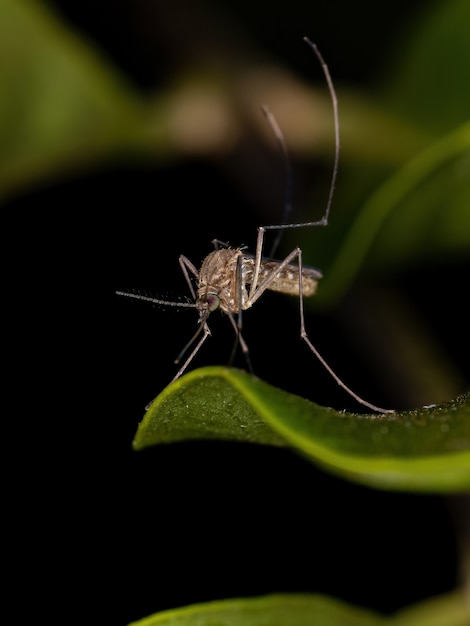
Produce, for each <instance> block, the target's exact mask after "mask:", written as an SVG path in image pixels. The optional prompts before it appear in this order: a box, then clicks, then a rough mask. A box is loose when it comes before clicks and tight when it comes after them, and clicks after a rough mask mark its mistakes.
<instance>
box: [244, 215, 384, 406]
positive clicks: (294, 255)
mask: <svg viewBox="0 0 470 626" xmlns="http://www.w3.org/2000/svg"><path fill="white" fill-rule="evenodd" d="M263 237H264V228H263V227H261V228H259V229H258V239H257V244H256V253H255V268H254V271H253V283H252V285H251V289H250V294H249V298H248V299H249V304H250V306H251V305H252V304H253V303H254V302H256V300H258V298H260V297H261V296H262V295H263V293H264V292H265V291H266V289H269V285H270V284H271V283H272V282H273V280H275V279H276V277H277V276H278V275H279V274H280V273H281V272H282V270H283V269H284V268H285V267H286V265H289V264H291V263H292V262H293V261H294V260H295V259H297V264H298V275H299V307H300V337H301V338H302V339H303V341H305V343H306V344H307V346H308V347H309V348H310V351H311V352H313V354H314V355H315V356H316V358H317V359H318V360H319V361H320V363H321V364H322V365H323V367H324V368H325V369H326V371H327V372H328V373H329V374H330V376H332V377H333V379H334V380H335V381H336V382H337V384H338V385H339V386H340V387H342V388H343V389H344V390H345V391H346V392H347V393H348V394H349V395H350V396H351V397H352V398H354V399H355V400H356V402H358V403H359V404H362V405H364V406H366V407H368V408H369V409H372V411H376V412H378V413H393V412H394V411H393V410H390V409H383V408H381V407H379V406H376V405H375V404H372V403H370V402H367V400H364V399H363V398H361V396H359V395H358V394H357V393H355V392H354V391H353V390H352V389H350V388H349V387H348V386H347V385H346V384H345V383H344V382H343V381H342V380H341V378H340V377H339V376H338V375H337V374H336V373H335V372H334V370H333V369H332V368H331V367H330V366H329V365H328V363H327V362H326V361H325V359H324V358H323V357H322V355H321V354H320V353H319V352H318V350H317V349H316V348H315V346H314V345H313V343H312V342H311V341H310V339H309V337H308V334H307V331H306V328H305V313H304V299H303V266H302V250H301V249H300V248H295V249H294V250H293V251H292V252H291V253H290V254H288V255H287V256H286V258H285V259H284V260H283V261H282V262H280V263H279V265H278V266H277V267H276V269H275V270H273V271H272V273H271V274H270V275H269V276H267V277H266V278H265V279H264V280H263V281H261V283H260V284H259V285H258V276H259V269H260V265H261V257H262V248H263Z"/></svg>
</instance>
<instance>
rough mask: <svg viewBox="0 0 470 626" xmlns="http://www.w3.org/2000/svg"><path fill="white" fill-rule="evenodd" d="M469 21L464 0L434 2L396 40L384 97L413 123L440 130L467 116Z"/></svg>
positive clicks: (468, 5) (469, 100)
mask: <svg viewBox="0 0 470 626" xmlns="http://www.w3.org/2000/svg"><path fill="white" fill-rule="evenodd" d="M469 24H470V3H469V2H468V0H446V1H441V2H435V3H433V5H432V6H431V7H430V10H429V11H427V12H426V11H425V12H423V13H420V14H419V19H416V20H414V21H413V22H411V23H410V24H409V25H408V27H407V32H405V33H404V36H403V37H402V38H399V39H398V41H399V42H400V46H399V47H397V48H396V54H395V61H394V64H393V67H392V71H391V72H390V73H388V75H387V79H386V81H384V85H385V91H386V93H385V97H386V100H387V103H388V105H389V106H390V104H392V106H394V108H395V110H396V111H399V112H400V113H401V114H402V115H403V116H404V117H405V118H407V119H408V120H414V122H415V124H416V125H417V126H418V127H421V128H426V129H428V130H431V131H433V132H435V133H436V134H444V133H448V132H450V131H451V130H452V129H453V128H456V127H457V126H459V125H460V124H462V123H463V122H465V121H467V120H468V119H469V116H470V80H469V69H468V65H469V59H470V37H469V36H468V25H469ZM403 39H404V40H405V43H403Z"/></svg>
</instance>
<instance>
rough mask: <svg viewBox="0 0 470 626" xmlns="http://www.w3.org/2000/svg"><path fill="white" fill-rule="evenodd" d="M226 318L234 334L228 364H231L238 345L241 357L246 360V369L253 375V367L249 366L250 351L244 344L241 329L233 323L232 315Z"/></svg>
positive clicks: (237, 324)
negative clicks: (233, 343)
mask: <svg viewBox="0 0 470 626" xmlns="http://www.w3.org/2000/svg"><path fill="white" fill-rule="evenodd" d="M228 318H229V320H230V323H231V324H232V326H233V329H234V331H235V334H236V340H235V345H234V346H233V349H232V354H231V355H230V361H229V362H230V364H231V363H232V362H233V359H234V358H235V352H236V349H237V347H238V345H240V348H241V350H242V352H243V356H244V357H245V360H246V365H247V367H248V370H249V372H250V373H251V374H254V370H253V366H252V364H251V358H250V349H249V348H248V344H247V343H246V341H245V340H244V339H243V335H242V334H241V327H240V326H239V323H238V321H237V322H236V321H235V319H234V317H233V315H231V314H228Z"/></svg>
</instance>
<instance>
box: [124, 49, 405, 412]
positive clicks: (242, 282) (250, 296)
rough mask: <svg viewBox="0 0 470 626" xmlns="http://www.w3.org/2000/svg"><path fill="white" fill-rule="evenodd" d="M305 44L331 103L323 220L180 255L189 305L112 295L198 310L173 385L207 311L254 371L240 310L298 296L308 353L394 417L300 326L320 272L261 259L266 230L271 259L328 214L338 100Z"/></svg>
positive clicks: (296, 256)
mask: <svg viewBox="0 0 470 626" xmlns="http://www.w3.org/2000/svg"><path fill="white" fill-rule="evenodd" d="M304 41H305V42H306V43H307V45H308V46H310V48H311V49H312V50H313V52H314V53H315V55H316V57H317V59H318V61H319V63H320V65H321V68H322V70H323V74H324V76H325V79H326V82H327V86H328V90H329V93H330V97H331V102H332V105H333V116H334V132H335V157H334V164H333V173H332V177H331V183H330V190H329V195H328V199H327V204H326V209H325V213H324V216H323V217H322V219H320V220H318V221H313V222H303V223H298V224H292V223H283V224H280V225H279V224H277V225H270V226H260V227H258V235H257V240H256V248H255V253H254V254H249V253H248V252H247V251H246V248H245V247H243V246H242V247H239V248H232V247H230V246H229V245H228V244H226V243H224V242H222V241H220V240H218V239H215V240H214V241H213V242H212V243H213V245H214V250H213V251H212V252H210V253H209V254H208V255H207V256H206V258H205V259H204V260H203V262H202V264H201V267H200V269H198V268H197V267H196V266H195V265H194V264H193V263H192V262H191V261H190V260H189V259H188V257H186V256H184V255H180V257H179V264H180V267H181V271H182V272H183V275H184V278H185V280H186V283H187V284H188V287H189V291H190V293H191V298H192V300H191V301H189V302H174V301H167V300H161V299H158V298H153V297H148V296H145V295H142V294H139V293H133V292H124V291H117V292H116V293H117V294H118V295H121V296H126V297H129V298H135V299H137V300H143V301H147V302H151V303H153V304H157V305H159V306H166V307H168V306H171V307H177V308H185V307H186V308H195V309H196V310H197V312H198V315H199V319H198V328H197V330H196V332H195V333H194V335H193V336H192V337H191V339H190V340H189V341H188V342H187V343H186V345H185V346H184V347H183V349H182V350H181V351H180V353H179V355H178V357H177V358H176V359H175V363H176V364H180V363H182V365H181V366H180V368H179V370H178V371H177V373H176V374H175V376H174V378H173V380H172V382H173V381H175V380H177V379H178V378H179V377H180V376H181V375H182V374H183V372H185V370H186V369H187V368H188V366H189V365H190V363H191V362H192V360H193V359H194V357H195V356H196V354H197V353H198V352H199V350H200V349H201V347H202V345H203V344H204V342H205V341H206V339H207V338H208V337H209V336H210V334H211V332H210V328H209V325H208V320H209V317H210V315H211V313H213V312H214V311H217V310H220V311H222V313H224V314H225V315H226V316H227V317H228V319H229V321H230V323H231V325H232V327H233V329H234V331H235V337H236V339H235V343H234V347H233V349H232V354H231V359H230V362H232V361H233V358H234V355H235V352H236V350H237V349H238V346H239V347H240V348H241V350H242V352H243V354H244V356H245V359H246V362H247V365H248V369H249V370H250V371H251V372H253V368H252V366H251V360H250V355H249V349H248V345H247V343H246V341H245V339H244V338H243V335H242V326H243V323H242V322H243V311H246V310H247V309H249V308H251V307H252V306H253V305H254V304H255V303H256V302H257V301H258V300H259V299H260V298H261V296H262V295H263V294H264V292H265V291H266V290H270V291H276V292H279V293H283V294H287V295H292V296H297V297H298V298H299V308H300V337H301V339H302V340H303V341H304V342H305V343H306V344H307V346H308V348H309V349H310V351H311V352H312V353H313V354H314V355H315V357H316V358H317V359H318V360H319V361H320V363H321V364H322V365H323V367H324V368H325V369H326V370H327V371H328V373H329V374H330V375H331V376H332V377H333V379H334V380H335V381H336V383H337V384H338V385H339V386H340V387H342V388H343V389H344V390H345V391H346V392H347V393H348V394H349V395H350V396H351V397H352V398H354V399H355V400H356V401H357V402H358V403H359V404H362V405H364V406H366V407H368V408H369V409H371V410H372V411H374V412H378V413H393V411H392V410H390V409H383V408H381V407H378V406H376V405H374V404H372V403H370V402H367V401H366V400H364V399H363V398H361V397H360V396H359V395H358V394H356V393H355V392H354V391H353V390H352V389H350V388H349V387H348V386H347V385H346V384H345V383H344V382H343V381H342V380H341V378H340V377H339V376H338V375H337V374H336V373H335V372H334V371H333V369H332V368H331V367H330V366H329V365H328V363H327V362H326V361H325V359H324V358H323V357H322V356H321V354H320V353H319V352H318V350H317V349H316V348H315V346H314V345H313V343H312V342H311V341H310V339H309V337H308V334H307V331H306V327H305V314H304V298H307V297H310V296H313V295H314V294H315V292H316V289H317V285H318V281H319V280H320V279H321V278H322V273H321V272H320V270H318V269H316V268H314V267H309V266H306V265H304V264H303V262H302V250H301V249H300V248H299V247H296V248H294V250H292V252H290V254H288V255H287V256H286V257H285V258H284V260H282V261H281V260H275V259H273V258H270V257H269V258H268V257H265V256H264V255H263V251H264V239H265V233H266V231H269V230H276V231H278V235H277V237H276V239H275V241H274V244H273V247H272V250H271V256H273V254H274V251H275V249H276V247H277V245H278V243H279V240H280V238H281V235H282V233H283V232H284V231H285V230H286V229H288V228H304V227H309V226H320V227H321V226H327V225H328V219H329V215H330V209H331V204H332V199H333V193H334V188H335V183H336V178H337V172H338V161H339V116H338V102H337V97H336V92H335V88H334V85H333V81H332V79H331V76H330V72H329V69H328V66H327V65H326V63H325V61H324V59H323V57H322V55H321V54H320V51H319V50H318V48H317V46H316V44H314V43H313V42H312V41H310V39H308V38H307V37H304ZM262 112H263V114H264V115H265V117H266V119H267V121H268V123H269V125H270V127H271V129H272V131H273V133H274V135H275V137H276V140H277V142H278V144H279V147H280V149H281V151H282V153H283V156H284V161H285V165H286V170H287V171H286V174H287V176H286V179H287V184H286V198H285V205H284V215H283V221H286V222H287V218H288V216H289V213H290V211H291V208H292V207H291V202H290V186H291V171H290V163H289V158H288V153H287V148H286V144H285V141H284V137H283V134H282V132H281V129H280V127H279V125H278V124H277V122H276V119H275V118H274V116H273V115H272V113H271V112H270V111H269V110H268V109H267V107H264V106H263V107H262ZM188 353H189V354H188ZM184 357H186V358H184ZM152 402H153V400H152ZM152 402H150V403H149V404H148V405H147V407H146V408H149V406H150V405H151V404H152Z"/></svg>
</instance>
